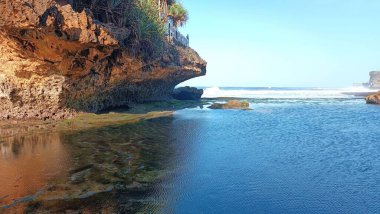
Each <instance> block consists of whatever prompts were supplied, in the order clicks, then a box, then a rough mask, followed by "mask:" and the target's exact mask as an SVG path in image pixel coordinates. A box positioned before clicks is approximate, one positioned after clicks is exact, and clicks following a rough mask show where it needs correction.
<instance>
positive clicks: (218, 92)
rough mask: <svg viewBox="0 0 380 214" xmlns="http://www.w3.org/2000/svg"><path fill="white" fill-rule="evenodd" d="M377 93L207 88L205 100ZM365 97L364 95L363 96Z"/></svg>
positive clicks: (321, 89) (345, 96)
mask: <svg viewBox="0 0 380 214" xmlns="http://www.w3.org/2000/svg"><path fill="white" fill-rule="evenodd" d="M371 92H377V90H371V89H368V88H364V87H352V88H219V87H211V88H206V89H205V91H204V94H203V98H218V97H234V98H261V99H265V98H273V99H277V98H284V99H293V98H294V99H310V98H352V97H354V95H360V94H365V93H371ZM363 96H364V95H363Z"/></svg>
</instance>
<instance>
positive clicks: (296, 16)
mask: <svg viewBox="0 0 380 214" xmlns="http://www.w3.org/2000/svg"><path fill="white" fill-rule="evenodd" d="M182 3H183V4H184V6H185V7H186V8H187V9H188V10H189V14H190V19H189V22H188V23H187V24H186V26H185V27H184V28H182V29H181V31H182V32H183V33H184V34H187V33H188V34H189V35H190V45H191V47H192V48H194V49H195V50H196V51H198V53H199V54H200V55H201V56H202V57H203V58H204V59H205V60H207V61H208V73H207V76H206V77H201V78H197V79H194V80H190V81H188V82H186V83H185V85H192V86H252V87H258V86H265V87H266V86H272V87H274V86H283V87H290V86H299V87H305V86H317V87H344V86H351V84H352V83H354V82H366V81H368V78H369V76H368V73H369V71H371V70H377V69H379V70H380V12H379V11H380V1H378V0H260V1H258V0H229V1H227V0H206V1H205V0H182Z"/></svg>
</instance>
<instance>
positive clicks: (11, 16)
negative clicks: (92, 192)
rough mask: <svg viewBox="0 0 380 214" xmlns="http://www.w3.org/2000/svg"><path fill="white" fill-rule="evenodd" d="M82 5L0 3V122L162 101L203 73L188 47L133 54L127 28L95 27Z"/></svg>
mask: <svg viewBox="0 0 380 214" xmlns="http://www.w3.org/2000/svg"><path fill="white" fill-rule="evenodd" d="M73 2H75V3H76V4H77V5H84V6H85V8H81V9H78V8H76V10H74V9H73V5H72V4H73ZM87 2H88V1H84V0H78V1H61V0H12V1H0V13H1V14H2V15H1V16H0V29H1V32H0V119H27V118H28V119H30V118H32V119H61V118H68V117H72V116H75V115H76V113H77V112H89V113H98V112H101V111H103V110H109V109H113V108H117V107H120V106H128V105H130V104H133V103H142V102H150V101H164V100H169V99H171V94H172V92H173V89H174V88H175V86H176V85H178V84H179V83H181V82H183V81H186V80H188V79H191V78H194V77H198V76H203V75H205V74H206V62H205V61H204V60H203V59H202V58H201V57H200V56H199V55H198V54H197V53H196V52H195V51H194V50H193V49H191V48H188V47H181V46H175V45H171V44H169V43H167V44H165V48H164V50H163V52H162V54H160V55H157V56H156V55H155V56H149V57H145V56H142V55H138V54H135V52H136V50H135V49H134V48H133V47H132V46H128V45H126V44H128V41H132V39H133V38H131V33H130V29H127V28H125V27H120V26H115V24H114V23H104V22H102V21H101V20H97V17H96V16H95V15H94V14H95V13H93V12H94V11H92V10H93V8H92V7H88V8H86V5H87Z"/></svg>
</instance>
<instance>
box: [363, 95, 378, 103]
mask: <svg viewBox="0 0 380 214" xmlns="http://www.w3.org/2000/svg"><path fill="white" fill-rule="evenodd" d="M365 100H366V102H367V104H377V105H380V93H377V94H373V95H369V96H368V97H366V99H365Z"/></svg>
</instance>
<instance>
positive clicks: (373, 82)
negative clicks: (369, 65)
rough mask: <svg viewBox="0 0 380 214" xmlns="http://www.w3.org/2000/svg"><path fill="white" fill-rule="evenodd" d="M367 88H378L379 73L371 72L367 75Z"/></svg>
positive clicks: (379, 86) (379, 83)
mask: <svg viewBox="0 0 380 214" xmlns="http://www.w3.org/2000/svg"><path fill="white" fill-rule="evenodd" d="M369 75H370V80H369V87H371V88H380V71H372V72H370V73H369Z"/></svg>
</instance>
